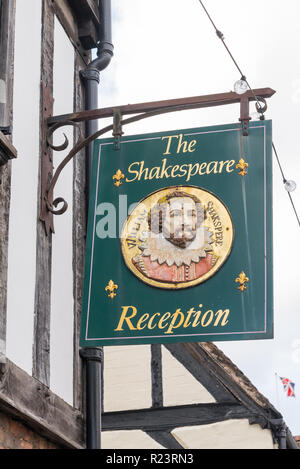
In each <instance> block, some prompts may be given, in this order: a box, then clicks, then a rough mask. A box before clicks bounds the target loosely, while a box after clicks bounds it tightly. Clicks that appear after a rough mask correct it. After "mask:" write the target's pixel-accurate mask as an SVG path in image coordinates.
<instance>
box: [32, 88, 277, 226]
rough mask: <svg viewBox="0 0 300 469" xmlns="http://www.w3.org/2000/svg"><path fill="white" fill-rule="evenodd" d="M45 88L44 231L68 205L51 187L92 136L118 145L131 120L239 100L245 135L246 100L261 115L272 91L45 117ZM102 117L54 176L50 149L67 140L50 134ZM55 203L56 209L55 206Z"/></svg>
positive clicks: (48, 100) (48, 104)
mask: <svg viewBox="0 0 300 469" xmlns="http://www.w3.org/2000/svg"><path fill="white" fill-rule="evenodd" d="M47 93H48V91H47V89H45V88H43V99H44V104H45V105H44V106H43V109H44V110H45V114H44V126H43V145H44V149H43V155H42V158H43V161H42V195H41V198H42V200H41V214H40V219H41V221H43V222H44V224H45V230H46V234H47V235H49V233H50V232H52V233H54V225H53V215H62V214H63V213H65V212H66V210H67V208H68V204H67V202H66V201H65V200H64V199H63V198H62V197H57V198H55V199H54V198H53V194H54V188H55V185H56V182H57V180H58V178H59V176H60V174H61V172H62V170H63V169H64V167H65V166H66V165H67V164H68V162H69V161H70V160H71V159H72V158H73V157H74V156H75V155H76V154H77V153H78V152H79V151H80V150H82V149H83V148H85V147H86V146H87V145H89V144H90V143H92V142H93V141H94V140H95V139H97V138H99V137H101V136H102V135H104V134H105V133H107V132H110V131H113V136H114V138H115V148H116V149H118V148H120V138H121V136H122V135H123V130H122V127H123V126H124V125H127V124H131V123H133V122H137V121H139V120H142V119H146V118H148V117H154V116H157V115H160V114H166V113H170V112H176V111H183V110H188V109H198V108H204V107H213V106H222V105H225V104H234V103H240V107H241V115H240V121H241V123H242V131H243V135H248V125H249V121H250V117H249V102H250V101H256V109H257V111H258V112H259V113H260V114H261V118H264V116H263V114H264V112H265V111H266V109H267V105H266V101H265V98H270V97H271V96H273V94H274V93H275V91H274V90H272V89H270V88H262V89H258V90H253V91H247V92H246V93H245V94H243V95H238V94H236V93H234V92H229V93H221V94H215V95H208V96H196V97H191V98H181V99H173V100H166V101H156V102H150V103H141V104H129V105H126V106H120V107H118V108H116V107H112V108H103V109H96V110H91V111H82V112H79V113H75V114H67V115H63V116H55V117H49V111H50V109H51V103H52V104H53V101H51V96H50V97H49V95H48V94H47ZM258 102H259V103H260V102H263V104H264V105H263V106H260V105H258ZM126 114H135V115H134V116H133V117H129V118H127V119H123V118H122V116H124V115H126ZM106 117H112V118H113V123H112V124H111V125H108V126H106V127H104V128H103V129H101V130H98V131H97V132H95V133H94V134H93V135H90V136H89V137H87V138H82V136H81V135H80V136H79V139H78V141H77V142H76V143H75V145H74V147H73V148H72V149H71V151H70V152H69V153H68V155H67V156H66V157H65V159H64V160H63V161H62V162H61V163H60V165H59V166H58V167H57V169H56V171H55V173H54V175H53V174H52V172H53V161H52V150H54V151H62V150H65V149H66V148H67V147H68V145H69V142H68V139H67V137H66V136H65V141H64V143H63V144H61V145H59V146H54V145H53V144H52V135H53V134H54V132H55V131H56V130H58V129H59V128H61V127H65V126H73V127H78V123H79V122H84V121H87V120H93V119H101V118H106ZM59 205H61V206H60V208H57V207H58V206H59Z"/></svg>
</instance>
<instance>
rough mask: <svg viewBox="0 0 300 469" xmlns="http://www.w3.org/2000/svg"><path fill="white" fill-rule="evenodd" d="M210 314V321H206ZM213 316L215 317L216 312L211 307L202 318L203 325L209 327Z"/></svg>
mask: <svg viewBox="0 0 300 469" xmlns="http://www.w3.org/2000/svg"><path fill="white" fill-rule="evenodd" d="M208 314H210V317H209V319H208V321H207V322H206V323H205V319H206V316H207V315H208ZM213 317H214V313H213V311H212V310H211V309H209V310H208V311H206V313H204V315H203V316H202V318H201V326H202V327H207V326H209V325H210V323H211V322H212V320H213Z"/></svg>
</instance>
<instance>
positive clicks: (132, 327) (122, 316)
mask: <svg viewBox="0 0 300 469" xmlns="http://www.w3.org/2000/svg"><path fill="white" fill-rule="evenodd" d="M129 308H131V310H132V314H131V316H128V317H126V314H127V312H128V310H129ZM136 313H137V309H136V308H135V307H134V306H122V314H121V317H120V321H119V324H118V327H117V328H116V329H115V331H123V329H122V327H123V322H124V321H126V322H127V326H128V327H129V329H130V330H131V331H135V330H136V328H135V327H134V326H133V324H132V322H131V321H130V319H131V318H133V317H134V316H135V315H136Z"/></svg>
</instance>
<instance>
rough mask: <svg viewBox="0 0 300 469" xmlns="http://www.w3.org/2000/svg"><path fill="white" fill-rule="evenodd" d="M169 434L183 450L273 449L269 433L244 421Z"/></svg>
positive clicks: (191, 428)
mask: <svg viewBox="0 0 300 469" xmlns="http://www.w3.org/2000/svg"><path fill="white" fill-rule="evenodd" d="M171 433H172V435H173V436H174V437H175V438H176V439H177V441H178V442H179V443H180V444H181V445H182V446H183V448H185V449H274V445H273V439H272V434H271V431H270V430H267V429H265V430H263V429H262V428H261V427H260V426H259V425H250V424H249V422H248V420H246V419H244V420H227V421H225V422H218V423H213V424H210V425H201V426H195V427H182V428H175V429H174V430H173V431H172V432H171Z"/></svg>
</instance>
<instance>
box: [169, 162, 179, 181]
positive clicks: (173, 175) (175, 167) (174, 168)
mask: <svg viewBox="0 0 300 469" xmlns="http://www.w3.org/2000/svg"><path fill="white" fill-rule="evenodd" d="M178 168H179V165H178V164H175V166H173V168H172V171H171V177H172V178H175V177H176V176H175V174H174V173H175V172H176V171H177V170H178Z"/></svg>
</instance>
